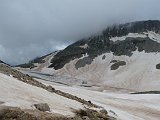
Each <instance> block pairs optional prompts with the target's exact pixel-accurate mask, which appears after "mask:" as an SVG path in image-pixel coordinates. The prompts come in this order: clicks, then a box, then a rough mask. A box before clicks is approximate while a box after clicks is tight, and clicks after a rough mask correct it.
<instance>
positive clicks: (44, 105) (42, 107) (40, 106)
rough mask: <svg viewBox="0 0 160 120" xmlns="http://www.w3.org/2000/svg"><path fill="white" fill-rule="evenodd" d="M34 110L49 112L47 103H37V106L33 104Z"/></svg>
mask: <svg viewBox="0 0 160 120" xmlns="http://www.w3.org/2000/svg"><path fill="white" fill-rule="evenodd" d="M34 106H35V108H36V109H38V110H40V111H43V112H45V111H50V107H49V105H48V104H47V103H39V104H34Z"/></svg>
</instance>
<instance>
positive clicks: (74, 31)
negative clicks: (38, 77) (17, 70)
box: [0, 0, 160, 64]
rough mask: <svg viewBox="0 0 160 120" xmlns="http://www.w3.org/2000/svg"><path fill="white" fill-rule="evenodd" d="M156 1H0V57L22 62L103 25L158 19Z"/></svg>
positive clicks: (88, 33) (60, 46)
mask: <svg viewBox="0 0 160 120" xmlns="http://www.w3.org/2000/svg"><path fill="white" fill-rule="evenodd" d="M159 5H160V1H159V0H0V59H2V60H5V61H7V62H9V63H11V64H17V63H23V62H26V61H28V60H30V59H31V58H34V57H36V56H40V55H44V54H46V53H49V52H51V51H54V50H56V49H61V48H64V47H65V46H66V45H68V44H70V43H72V42H75V41H77V40H79V39H81V38H83V37H86V36H90V35H92V34H95V33H97V32H100V31H101V30H103V29H104V28H106V26H107V25H110V24H113V23H125V22H129V21H135V20H148V19H160V12H159V11H160V7H159Z"/></svg>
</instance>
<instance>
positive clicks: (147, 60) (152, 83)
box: [33, 20, 160, 91]
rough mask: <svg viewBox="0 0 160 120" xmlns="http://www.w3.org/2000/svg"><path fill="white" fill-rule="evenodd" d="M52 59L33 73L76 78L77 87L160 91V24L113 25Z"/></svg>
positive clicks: (152, 22) (148, 22)
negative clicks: (84, 85)
mask: <svg viewBox="0 0 160 120" xmlns="http://www.w3.org/2000/svg"><path fill="white" fill-rule="evenodd" d="M45 58H47V57H45ZM45 58H43V59H45ZM48 60H49V61H47V60H46V62H47V63H48V64H46V65H44V64H39V65H38V66H37V68H34V69H33V70H38V71H40V72H43V73H49V74H54V75H59V76H67V77H68V76H69V77H72V78H75V84H76V83H77V82H79V81H80V82H79V84H80V83H81V82H82V83H87V84H89V85H91V86H98V87H100V88H101V89H103V90H106V89H108V88H113V89H125V90H133V91H149V90H151V91H152V90H160V88H159V86H160V80H159V77H160V74H159V73H160V70H159V69H160V21H158V20H148V21H137V22H132V23H126V24H120V25H113V26H110V27H108V28H107V29H105V30H104V31H103V32H102V34H101V35H96V36H92V37H89V38H86V39H82V40H80V41H77V42H76V43H73V44H71V45H69V46H68V47H67V48H65V49H64V50H62V51H59V52H57V53H56V54H54V55H50V56H48ZM39 66H40V67H39ZM78 80H79V81H78ZM65 81H66V82H67V80H64V82H65Z"/></svg>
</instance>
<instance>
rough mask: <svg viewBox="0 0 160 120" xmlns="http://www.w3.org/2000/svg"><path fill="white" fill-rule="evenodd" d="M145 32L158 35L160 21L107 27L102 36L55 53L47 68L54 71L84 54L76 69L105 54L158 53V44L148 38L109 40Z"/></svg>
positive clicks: (159, 44)
mask: <svg viewBox="0 0 160 120" xmlns="http://www.w3.org/2000/svg"><path fill="white" fill-rule="evenodd" d="M147 31H153V32H155V33H160V21H157V20H155V21H151V20H149V21H140V22H132V23H127V24H121V25H114V26H112V27H108V28H107V29H106V30H104V31H103V34H102V35H98V36H94V37H90V38H88V39H83V40H80V41H78V42H76V43H74V44H72V45H70V46H68V47H67V48H66V49H64V50H63V51H60V52H59V53H57V54H56V55H55V56H54V58H53V59H52V60H51V63H52V64H51V65H50V66H49V67H53V68H54V69H56V70H57V69H61V68H63V67H64V65H65V64H66V63H69V62H70V61H71V60H74V59H75V58H80V57H82V56H83V55H84V54H88V57H85V58H83V59H81V60H79V61H78V62H77V63H76V68H77V69H78V68H79V67H83V66H85V64H90V63H91V62H92V61H93V59H94V58H95V57H97V56H99V55H101V54H103V53H106V52H108V53H109V52H113V54H114V55H117V56H120V55H127V56H131V55H132V52H133V51H135V50H138V51H139V52H141V51H143V50H144V51H145V52H147V53H149V52H160V43H158V42H156V41H154V40H152V39H150V38H149V37H145V38H140V37H138V38H131V37H128V38H126V39H125V40H124V41H116V42H113V41H111V40H110V37H121V36H125V35H127V34H128V33H143V32H147ZM85 45H87V47H86V48H83V47H82V46H85Z"/></svg>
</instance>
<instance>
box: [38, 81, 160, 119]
mask: <svg viewBox="0 0 160 120" xmlns="http://www.w3.org/2000/svg"><path fill="white" fill-rule="evenodd" d="M37 80H39V81H41V82H42V83H44V84H48V85H52V86H53V87H54V88H56V89H59V90H62V91H64V92H67V93H71V94H73V95H76V96H78V97H80V98H83V99H85V100H89V101H91V102H93V103H95V104H97V105H100V106H102V107H104V108H105V109H106V110H108V111H109V114H110V115H111V116H114V117H116V118H117V119H118V120H159V119H160V102H159V101H160V95H159V94H130V93H124V91H123V93H121V92H111V91H109V92H98V91H95V90H88V89H87V88H83V87H77V86H66V85H60V84H57V83H54V82H49V81H44V80H40V79H37ZM90 89H91V88H90Z"/></svg>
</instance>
